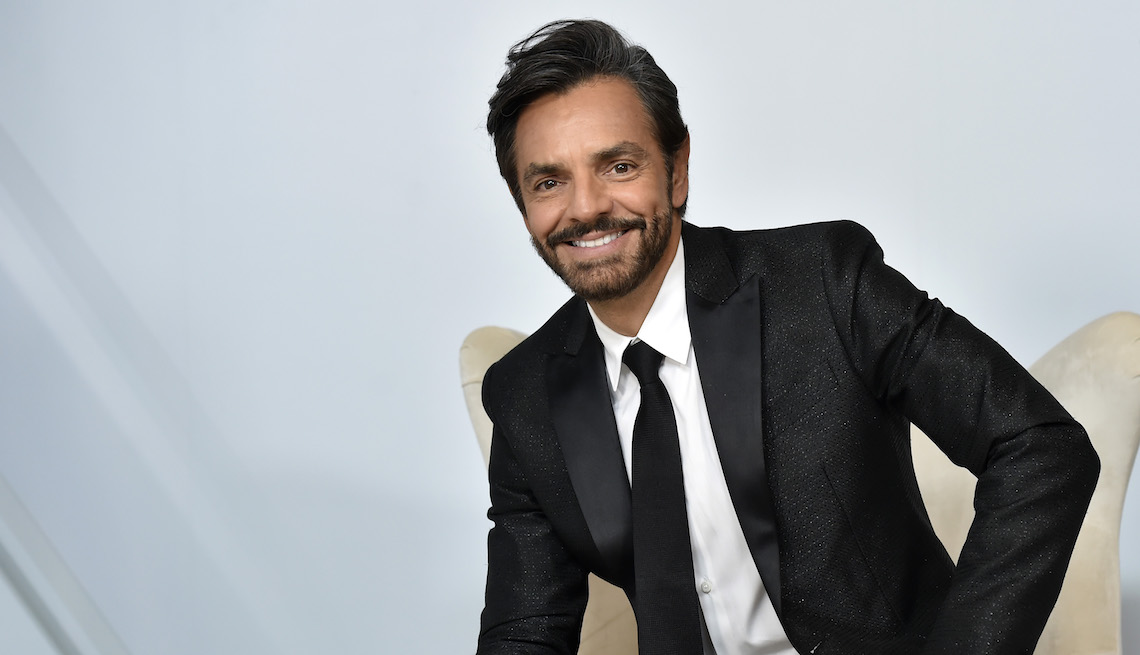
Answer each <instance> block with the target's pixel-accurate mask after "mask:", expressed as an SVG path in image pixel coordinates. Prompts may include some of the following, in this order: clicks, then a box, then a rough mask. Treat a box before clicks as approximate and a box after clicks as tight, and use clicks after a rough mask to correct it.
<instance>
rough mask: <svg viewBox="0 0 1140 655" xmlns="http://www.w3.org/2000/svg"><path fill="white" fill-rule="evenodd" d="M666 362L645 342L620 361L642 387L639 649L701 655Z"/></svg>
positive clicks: (637, 440)
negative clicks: (663, 372)
mask: <svg viewBox="0 0 1140 655" xmlns="http://www.w3.org/2000/svg"><path fill="white" fill-rule="evenodd" d="M662 359H664V356H663V355H662V354H661V353H659V352H657V351H656V350H654V349H653V348H652V347H650V345H649V344H647V343H645V342H644V341H638V342H637V343H634V344H630V346H629V347H628V348H626V351H625V355H624V356H623V357H622V361H623V362H624V363H625V365H626V366H628V367H629V370H630V371H632V372H633V374H634V375H635V376H636V377H637V380H638V382H640V383H641V406H640V407H639V408H638V410H637V420H636V421H635V422H634V425H633V567H634V579H635V583H634V584H636V585H637V592H638V595H637V597H638V605H637V608H636V610H635V611H636V613H637V643H638V646H639V648H638V650H639V651H640V652H641V653H642V654H643V655H701V653H702V652H703V650H704V647H703V644H702V642H701V622H700V615H699V611H700V610H699V609H698V605H697V597H696V593H695V592H694V590H693V586H692V576H693V558H692V554H691V546H690V544H689V520H688V515H687V514H686V512H685V484H684V478H683V475H682V471H681V448H680V446H679V445H678V443H677V424H676V421H675V419H674V418H673V403H672V402H671V401H670V400H669V393H668V392H667V391H666V390H665V385H664V384H662V383H661V378H660V377H658V375H657V369H658V368H660V367H661V360H662Z"/></svg>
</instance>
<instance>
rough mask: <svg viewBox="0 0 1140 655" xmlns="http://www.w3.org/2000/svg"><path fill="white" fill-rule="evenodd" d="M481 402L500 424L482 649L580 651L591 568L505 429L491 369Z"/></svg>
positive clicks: (494, 445) (492, 467)
mask: <svg viewBox="0 0 1140 655" xmlns="http://www.w3.org/2000/svg"><path fill="white" fill-rule="evenodd" d="M493 371H494V368H493V367H492V369H491V370H490V371H488V372H487V376H486V377H485V378H484V382H483V389H484V406H485V407H486V408H487V413H488V415H489V416H490V417H491V420H492V422H493V423H494V424H495V431H494V436H493V438H492V441H491V458H490V463H489V465H488V478H489V480H490V486H491V509H490V511H489V512H488V514H487V515H488V518H490V519H491V520H492V521H493V522H494V524H495V525H494V527H492V528H491V532H490V534H489V535H488V537H487V591H486V604H485V607H484V609H483V616H482V621H481V630H480V634H479V651H478V652H479V654H480V655H492V654H495V655H498V654H500V653H501V654H507V653H517V654H524V653H525V654H539V653H542V654H548V653H549V654H554V653H559V654H564V655H572V654H573V653H575V652H576V651H577V650H578V641H579V638H580V633H581V629H582V615H583V612H584V611H585V607H586V598H587V593H588V592H587V587H586V574H587V572H586V571H585V570H584V569H583V568H582V567H581V566H580V565H579V564H578V563H577V562H576V561H575V560H574V559H573V558H572V557H571V556H570V554H569V553H568V552H567V551H566V548H565V546H564V545H563V543H562V541H561V539H559V537H558V536H557V535H556V534H555V533H554V530H553V527H552V526H551V523H550V521H549V519H548V518H547V516H546V514H545V513H544V512H543V510H542V508H541V507H540V506H539V504H538V502H537V500H536V499H535V497H534V494H533V492H532V490H531V487H530V484H529V483H528V481H527V479H526V476H525V475H524V473H523V471H522V467H520V465H519V462H518V459H516V457H515V454H514V452H513V451H512V449H511V445H510V443H509V441H510V440H509V439H508V437H507V436H506V435H505V434H504V433H503V431H502V430H501V429H500V427H499V426H500V423H499V421H498V420H496V413H495V411H494V407H495V403H494V401H493V399H492V396H493V390H494V384H493V383H492V382H491V375H492V372H493Z"/></svg>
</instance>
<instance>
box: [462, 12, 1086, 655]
mask: <svg viewBox="0 0 1140 655" xmlns="http://www.w3.org/2000/svg"><path fill="white" fill-rule="evenodd" d="M507 65H508V69H507V72H506V74H505V75H504V76H503V79H502V80H501V81H500V83H499V86H498V90H497V91H496V93H495V95H494V97H492V98H491V101H490V107H491V110H490V114H489V117H488V121H487V124H488V130H489V132H490V133H491V135H492V137H493V139H494V143H495V149H496V156H497V158H498V162H499V167H500V171H501V173H502V175H503V177H504V179H505V180H506V182H507V185H508V187H509V188H510V191H511V193H512V195H513V196H514V198H515V201H516V203H517V204H518V206H519V209H520V210H521V211H522V214H523V218H524V222H525V224H526V227H527V229H528V230H529V232H530V234H531V237H532V240H533V242H534V247H535V249H536V250H537V251H538V253H539V255H541V256H542V258H543V259H544V260H545V261H546V262H547V264H549V265H550V267H551V268H552V269H553V270H554V271H555V272H556V273H557V274H558V275H559V276H560V277H561V278H562V279H563V280H564V281H565V282H566V283H567V285H568V286H569V287H570V289H571V290H572V291H573V292H574V294H575V295H574V297H573V298H572V299H571V300H570V301H569V302H567V303H566V304H565V305H564V306H563V307H562V308H561V309H560V310H559V311H558V312H556V313H555V314H554V316H553V317H551V319H550V320H549V321H548V322H547V323H546V324H545V325H544V326H543V327H542V328H540V329H539V330H538V331H537V332H535V334H534V335H533V336H531V337H530V338H529V339H527V340H526V341H525V342H523V343H522V344H521V345H520V346H519V347H517V348H516V349H515V350H513V351H512V352H511V353H509V354H508V355H507V356H506V357H504V358H503V359H502V360H501V361H500V362H498V363H497V364H496V365H495V366H493V367H492V368H491V369H490V370H489V371H488V373H487V376H486V378H485V381H484V405H485V406H486V409H487V413H488V415H489V416H490V417H491V419H492V421H493V423H494V426H495V429H494V437H493V442H492V447H491V461H490V467H489V476H490V483H491V503H492V506H491V510H490V512H489V516H490V518H491V519H492V520H493V521H494V523H495V525H494V527H493V528H492V530H491V533H490V536H489V538H488V549H489V556H488V560H489V568H488V578H487V595H486V608H485V610H484V612H483V617H482V632H481V634H480V640H479V644H480V647H479V652H480V653H487V654H490V653H572V652H574V650H575V649H576V648H577V643H578V638H579V631H580V628H581V621H582V612H583V608H584V606H585V603H586V575H587V573H588V572H594V573H596V574H598V575H599V576H600V577H602V578H603V579H606V580H608V581H610V582H613V583H614V584H616V585H618V586H620V587H622V588H623V589H624V590H625V591H626V593H627V595H628V596H629V597H630V600H631V603H632V605H633V607H634V611H635V614H636V616H637V622H638V641H639V648H640V649H641V652H642V653H676V654H682V653H687V654H698V653H701V652H704V653H713V652H715V653H718V654H719V655H735V654H741V655H758V654H760V653H780V654H787V653H797V652H798V653H815V654H817V655H822V654H825V653H875V654H879V653H919V652H921V653H955V654H961V653H1029V652H1031V651H1032V649H1033V647H1034V645H1035V643H1036V641H1037V639H1038V637H1039V636H1040V633H1041V630H1042V629H1043V627H1044V624H1045V620H1046V619H1047V618H1048V615H1049V612H1050V610H1051V608H1052V606H1053V603H1054V602H1055V600H1056V597H1057V594H1058V592H1059V590H1060V586H1061V581H1062V578H1063V576H1064V572H1065V568H1066V566H1067V563H1068V559H1069V556H1070V553H1071V551H1072V548H1073V544H1074V541H1075V539H1076V535H1077V532H1078V530H1079V528H1080V524H1081V520H1082V518H1083V516H1084V512H1085V510H1086V508H1087V505H1088V502H1089V499H1090V497H1091V494H1092V491H1093V488H1094V486H1095V483H1096V479H1097V474H1098V470H1099V462H1098V460H1097V457H1096V454H1095V453H1094V451H1093V450H1092V447H1091V446H1090V444H1089V442H1088V438H1087V436H1086V435H1085V433H1084V431H1083V430H1082V429H1081V427H1080V426H1079V425H1078V424H1077V423H1076V422H1074V421H1073V419H1072V418H1071V417H1070V416H1069V415H1068V414H1067V413H1066V412H1065V411H1064V410H1063V409H1062V408H1061V407H1060V405H1059V404H1058V403H1057V402H1056V401H1055V400H1054V399H1053V398H1052V397H1051V396H1050V395H1049V394H1048V393H1047V392H1046V391H1045V390H1044V389H1043V388H1041V387H1040V385H1038V384H1037V383H1036V382H1035V381H1034V380H1033V379H1032V378H1031V377H1030V376H1029V374H1028V373H1027V372H1026V371H1025V370H1024V369H1022V368H1021V367H1020V366H1019V365H1018V364H1017V363H1016V362H1014V361H1013V360H1012V358H1011V357H1010V356H1009V355H1008V354H1007V353H1006V352H1005V351H1003V350H1002V349H1001V348H1000V347H999V346H998V345H997V344H995V343H994V342H993V341H991V340H990V339H989V338H988V337H986V336H985V335H984V334H982V333H981V332H979V331H978V330H977V329H976V328H974V327H973V326H972V325H970V324H969V323H968V322H967V321H966V320H965V319H963V318H961V317H960V316H957V315H955V314H954V313H953V312H952V311H950V310H949V309H947V308H946V307H944V306H943V305H942V304H941V303H939V302H938V301H937V300H935V299H930V298H928V297H927V296H926V294H924V293H923V292H921V291H919V290H917V289H915V288H914V287H913V286H912V285H911V284H910V283H909V282H908V281H907V280H906V279H905V278H903V277H902V276H901V275H900V274H899V273H897V272H896V271H894V270H892V269H891V268H889V267H887V266H886V265H885V264H884V263H883V260H882V253H881V251H880V249H879V248H878V246H877V244H876V243H875V241H874V240H873V238H872V237H871V236H870V234H868V233H867V232H866V231H865V230H864V229H862V228H861V227H859V226H857V225H855V224H853V223H827V224H817V225H806V226H799V227H793V228H784V229H775V230H760V231H755V232H732V231H729V230H725V229H722V228H714V229H705V228H698V227H695V226H693V225H690V224H688V223H685V222H684V221H682V217H683V216H684V214H685V209H686V201H687V198H688V191H689V188H688V187H689V182H688V155H689V139H688V130H687V128H686V127H685V124H684V122H683V121H682V120H681V116H680V110H679V105H678V102H677V94H676V88H675V87H674V86H673V84H672V83H671V82H670V81H669V79H668V77H666V75H665V74H664V72H663V71H661V69H660V68H659V67H658V66H657V65H656V63H655V62H654V61H653V58H652V57H651V56H650V55H649V54H648V53H647V52H646V51H645V50H644V49H642V48H640V47H637V46H632V45H630V44H629V43H628V42H626V41H625V40H624V39H623V37H621V35H620V34H618V33H617V32H616V31H614V30H613V29H612V28H611V27H609V26H608V25H605V24H604V23H600V22H596V21H566V22H557V23H552V24H550V25H547V26H545V27H543V28H542V29H540V30H539V31H538V32H536V33H535V34H534V35H532V36H531V37H529V38H528V39H526V40H524V41H522V42H520V43H519V44H518V45H516V46H515V48H514V49H512V51H511V53H510V55H509V56H508V61H507ZM910 421H913V422H914V423H915V424H917V425H918V426H919V427H921V428H922V429H923V430H924V431H925V432H926V433H927V434H928V435H930V437H931V438H932V439H933V440H934V441H935V442H936V443H937V444H938V445H939V447H940V448H941V449H942V450H943V451H945V452H946V454H947V455H948V456H949V457H950V458H951V459H952V460H954V461H955V462H956V463H958V464H959V465H961V466H965V467H967V468H969V469H970V470H971V471H972V472H973V473H974V474H976V475H977V476H978V485H977V490H976V497H975V506H976V510H977V511H976V518H975V520H974V524H973V526H972V528H971V531H970V535H969V538H968V539H967V541H966V544H965V546H964V548H963V549H962V553H961V556H960V559H959V561H958V563H957V566H955V564H954V563H953V562H952V561H951V559H950V558H949V556H948V555H947V553H946V551H945V549H944V548H943V547H942V545H941V543H939V541H938V539H937V537H935V535H934V532H933V530H932V529H931V526H930V522H929V519H928V517H927V514H926V510H925V508H924V507H923V505H922V500H921V497H920V494H919V490H918V486H917V483H916V481H915V474H914V470H913V465H912V463H911V455H910V441H909V422H910Z"/></svg>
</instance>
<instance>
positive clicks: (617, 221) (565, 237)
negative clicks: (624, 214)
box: [546, 216, 646, 248]
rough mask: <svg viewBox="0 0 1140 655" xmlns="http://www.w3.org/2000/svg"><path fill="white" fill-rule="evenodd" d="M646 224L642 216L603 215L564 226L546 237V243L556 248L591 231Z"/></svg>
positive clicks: (606, 230) (623, 228) (628, 228)
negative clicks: (614, 216) (589, 220)
mask: <svg viewBox="0 0 1140 655" xmlns="http://www.w3.org/2000/svg"><path fill="white" fill-rule="evenodd" d="M645 226H646V223H645V219H644V218H642V217H640V216H635V217H632V218H613V217H612V216H602V217H601V218H599V219H597V220H596V221H594V222H593V223H575V224H573V225H571V226H570V227H567V228H563V229H561V230H558V231H557V232H552V233H551V234H550V236H548V237H546V245H547V246H549V247H550V248H554V247H555V246H557V245H558V244H560V243H563V242H566V241H572V240H575V239H581V238H582V237H584V236H586V235H587V234H589V233H591V232H595V231H597V232H610V231H625V230H644V229H645Z"/></svg>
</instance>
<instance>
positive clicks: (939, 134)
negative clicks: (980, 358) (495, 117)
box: [0, 0, 1140, 655]
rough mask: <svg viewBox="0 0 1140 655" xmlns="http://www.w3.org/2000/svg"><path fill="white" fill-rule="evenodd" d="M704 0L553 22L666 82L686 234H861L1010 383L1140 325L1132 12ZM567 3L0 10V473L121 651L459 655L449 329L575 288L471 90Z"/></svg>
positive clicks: (470, 547)
mask: <svg viewBox="0 0 1140 655" xmlns="http://www.w3.org/2000/svg"><path fill="white" fill-rule="evenodd" d="M697 4H698V3H680V2H661V1H656V2H648V1H644V2H626V3H614V2H592V1H591V2H580V3H577V4H576V5H575V7H574V9H573V10H572V11H573V14H574V15H578V16H594V17H598V18H603V19H606V20H610V21H612V22H613V23H615V24H616V25H617V26H619V27H620V28H622V29H623V30H625V31H626V32H627V33H628V34H630V35H631V37H632V38H633V39H634V40H636V41H639V42H641V43H643V44H645V45H646V46H647V47H648V48H649V49H650V50H651V52H653V53H654V55H655V56H656V57H657V59H658V61H659V62H660V63H661V64H662V66H663V67H664V68H665V69H666V71H668V72H669V74H670V75H671V76H672V78H673V80H674V81H675V82H676V83H677V85H678V87H679V88H680V91H681V102H682V110H683V112H684V114H685V117H686V119H687V121H688V122H689V124H690V127H691V131H692V152H693V155H692V194H691V202H690V214H689V217H690V219H691V220H693V221H694V222H696V223H698V224H704V225H714V224H721V225H728V226H732V227H741V228H745V227H764V226H775V225H784V224H790V223H796V222H803V221H810V220H824V219H838V218H849V219H854V220H858V221H860V222H862V223H864V224H865V225H867V226H868V227H870V228H871V229H872V231H874V232H875V233H876V235H877V236H878V237H879V240H880V242H881V243H882V244H883V246H884V248H885V250H886V253H887V259H888V262H889V263H892V264H893V265H895V266H896V267H898V268H900V269H901V270H903V271H904V272H906V273H907V274H908V275H909V276H910V277H911V278H912V279H913V280H914V281H915V282H916V283H917V284H919V285H920V286H922V287H924V288H926V289H928V290H930V291H931V293H933V294H934V295H937V296H939V297H941V298H942V299H943V300H944V301H945V302H946V303H947V304H949V305H951V306H952V307H954V308H955V309H957V310H959V311H960V312H961V313H963V314H965V315H967V316H969V317H970V318H971V319H972V320H974V322H975V323H977V324H978V325H979V326H981V327H982V328H983V329H985V330H987V331H988V332H990V333H991V334H992V335H993V336H994V337H995V338H997V339H998V340H999V341H1000V342H1002V343H1004V344H1005V345H1006V346H1007V347H1008V348H1009V349H1010V350H1011V351H1012V352H1013V354H1014V355H1015V356H1016V357H1017V358H1018V359H1020V360H1021V361H1022V362H1023V363H1025V364H1029V363H1031V362H1032V361H1033V360H1035V359H1036V358H1037V357H1038V356H1040V355H1041V354H1042V353H1044V352H1045V351H1046V350H1047V349H1048V348H1049V347H1051V346H1052V345H1053V344H1055V343H1056V342H1058V341H1060V340H1061V339H1062V338H1063V337H1064V336H1065V335H1067V334H1069V333H1070V332H1072V331H1073V330H1075V329H1076V328H1078V327H1079V326H1081V325H1083V324H1084V323H1086V322H1088V321H1090V320H1092V319H1094V318H1096V317H1099V316H1101V315H1103V314H1106V313H1108V312H1111V311H1115V310H1119V309H1128V310H1132V311H1140V284H1138V280H1140V265H1138V264H1137V263H1136V260H1137V247H1138V246H1137V244H1140V220H1138V219H1140V183H1138V182H1140V130H1138V129H1137V123H1136V117H1137V116H1140V86H1138V85H1137V83H1136V79H1137V78H1136V71H1137V70H1140V41H1138V40H1137V37H1136V30H1135V26H1136V25H1137V24H1138V21H1140V6H1138V5H1137V3H1135V2H1123V1H1122V2H1107V1H1104V2H1090V3H1082V4H1079V5H1078V4H1075V3H1069V2H1059V1H1045V2H1037V3H1032V4H1029V3H1020V2H1008V1H997V2H994V1H990V2H965V3H953V4H951V3H908V2H882V1H878V2H863V3H847V2H812V3H794V4H793V3H780V2H750V3H745V2H717V1H715V0H714V1H710V2H705V3H699V4H700V8H699V9H698V8H696V7H697ZM559 11H560V12H561V11H562V10H559ZM562 16H563V14H561V13H558V14H555V13H551V11H550V10H548V9H546V8H544V7H540V6H538V5H534V4H530V5H526V4H521V3H517V2H481V3H463V2H458V1H455V0H453V1H451V2H438V3H430V2H425V3H420V4H418V5H413V4H406V3H400V4H398V5H396V4H394V3H377V2H367V1H365V0H332V1H327V2H321V3H317V2H309V3H306V2H269V1H254V0H224V1H223V0H198V1H194V2H191V1H189V0H172V1H169V2H163V3H154V2H141V1H138V2H129V1H124V0H101V1H98V2H87V3H64V2H40V1H38V0H4V2H3V3H2V4H0V474H2V475H3V477H5V478H6V479H7V480H8V481H9V483H10V484H11V486H12V489H13V490H14V492H15V493H16V494H17V495H18V497H19V498H20V500H21V501H22V502H23V504H24V505H25V506H26V507H27V509H28V510H29V512H30V513H31V514H32V515H33V516H34V517H35V519H36V520H37V522H38V523H39V525H40V527H41V528H42V529H43V531H44V532H45V533H46V534H47V535H48V536H49V537H50V538H51V540H52V541H53V543H54V544H55V546H56V548H57V549H58V551H59V555H60V557H61V558H62V560H63V561H65V562H66V563H67V564H68V565H69V566H70V568H71V569H72V570H73V571H74V572H75V574H76V576H77V577H78V579H79V580H80V582H81V583H82V585H83V587H84V588H85V589H86V591H87V593H88V594H89V595H90V597H91V598H92V599H93V601H94V602H95V604H96V605H97V606H98V607H99V608H100V609H101V610H102V611H103V613H104V614H105V615H106V617H107V620H108V621H109V623H110V624H111V626H112V627H113V629H114V630H115V632H116V633H117V634H118V635H119V637H120V638H121V640H122V642H123V643H124V644H125V646H126V647H127V648H128V649H129V650H130V652H132V653H140V654H141V653H165V654H169V655H182V654H185V655H192V654H193V655H197V654H200V653H213V654H227V653H270V652H272V653H285V654H292V653H298V654H299V653H314V652H335V653H344V654H352V653H376V652H391V653H457V652H471V651H473V649H474V638H475V634H476V631H477V624H478V612H479V610H480V608H481V602H482V601H481V597H482V581H483V575H484V571H485V554H484V552H483V550H484V538H485V531H486V529H487V528H488V526H489V523H488V522H487V521H486V519H485V518H484V512H485V510H486V504H487V497H486V489H485V480H484V478H483V470H482V463H481V460H480V457H479V452H478V449H477V447H476V445H475V440H474V438H473V436H472V432H471V429H470V426H469V424H468V422H467V416H466V413H465V410H464V407H463V401H462V397H461V394H460V391H459V379H458V373H457V365H456V358H457V349H458V346H459V343H460V341H461V340H462V338H463V336H464V335H465V334H466V333H467V332H468V331H470V330H471V329H473V328H475V327H477V326H480V325H485V324H499V325H508V326H512V327H515V328H518V329H522V330H533V329H534V328H536V327H537V326H538V325H539V324H540V323H541V321H542V320H543V319H544V318H545V317H546V316H547V315H548V314H549V313H550V312H551V311H552V310H553V309H554V308H556V307H557V306H558V305H560V304H561V302H562V301H563V300H564V298H565V297H566V292H565V291H564V289H563V288H562V287H561V285H560V283H559V282H558V281H557V280H556V279H555V278H554V277H553V276H551V275H550V274H549V273H548V272H547V271H546V270H545V268H544V267H543V265H542V264H541V263H540V262H539V260H538V259H537V257H535V256H534V255H533V254H532V252H531V251H530V247H529V244H528V241H527V238H526V233H525V231H524V230H523V226H522V222H521V220H520V218H519V217H518V215H517V212H516V211H515V209H514V207H513V204H512V202H511V200H510V198H509V196H508V195H507V192H506V189H505V186H504V184H503V182H502V181H501V180H500V179H499V178H498V177H497V172H496V169H495V165H494V159H493V154H492V152H491V146H490V142H489V139H488V138H487V136H486V134H485V133H484V131H483V129H482V124H483V121H484V109H485V106H486V99H487V97H488V96H489V95H490V93H491V92H492V90H493V88H494V85H495V82H496V81H497V80H498V77H499V75H500V74H501V71H502V60H503V57H504V55H505V52H506V49H507V47H508V46H509V45H510V44H511V43H513V42H514V41H516V40H517V39H519V38H521V37H522V36H524V35H525V34H527V33H528V32H529V31H530V30H532V29H534V28H535V27H537V26H538V25H540V24H542V23H544V22H546V21H547V20H550V19H553V18H558V17H562ZM1134 496H1135V490H1134ZM1138 548H1140V507H1137V503H1136V500H1135V498H1133V500H1132V501H1131V502H1130V503H1129V504H1128V505H1127V506H1126V508H1125V517H1124V536H1123V541H1122V550H1123V552H1124V553H1125V557H1124V561H1123V569H1124V571H1123V574H1124V578H1125V615H1126V620H1125V626H1126V630H1129V631H1131V632H1129V634H1128V636H1127V639H1129V640H1130V641H1129V642H1127V643H1131V644H1132V647H1134V648H1135V647H1140V632H1137V628H1136V627H1135V626H1136V625H1137V624H1138V623H1140V559H1138V558H1136V557H1135V556H1134V555H1132V553H1134V552H1137V549H1138ZM0 591H4V594H5V595H4V598H8V595H7V591H6V588H5V589H0ZM8 607H14V605H12V604H11V603H9V602H8V601H7V600H5V601H4V603H0V613H3V612H7V609H6V608H8ZM3 620H8V619H0V625H4V624H3ZM10 621H12V622H16V623H19V622H20V621H23V622H24V623H27V621H26V617H25V618H23V619H22V618H21V617H19V616H15V617H13V618H11V619H10ZM4 632H5V634H8V633H7V631H4ZM10 634H23V635H25V636H24V637H18V638H20V639H32V638H31V637H27V636H26V635H27V634H29V633H28V632H27V631H24V632H19V633H17V632H13V633H10ZM4 638H5V637H3V636H0V650H4V647H3V646H4V642H3V639H4ZM13 638H16V637H13ZM20 643H25V642H20Z"/></svg>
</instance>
